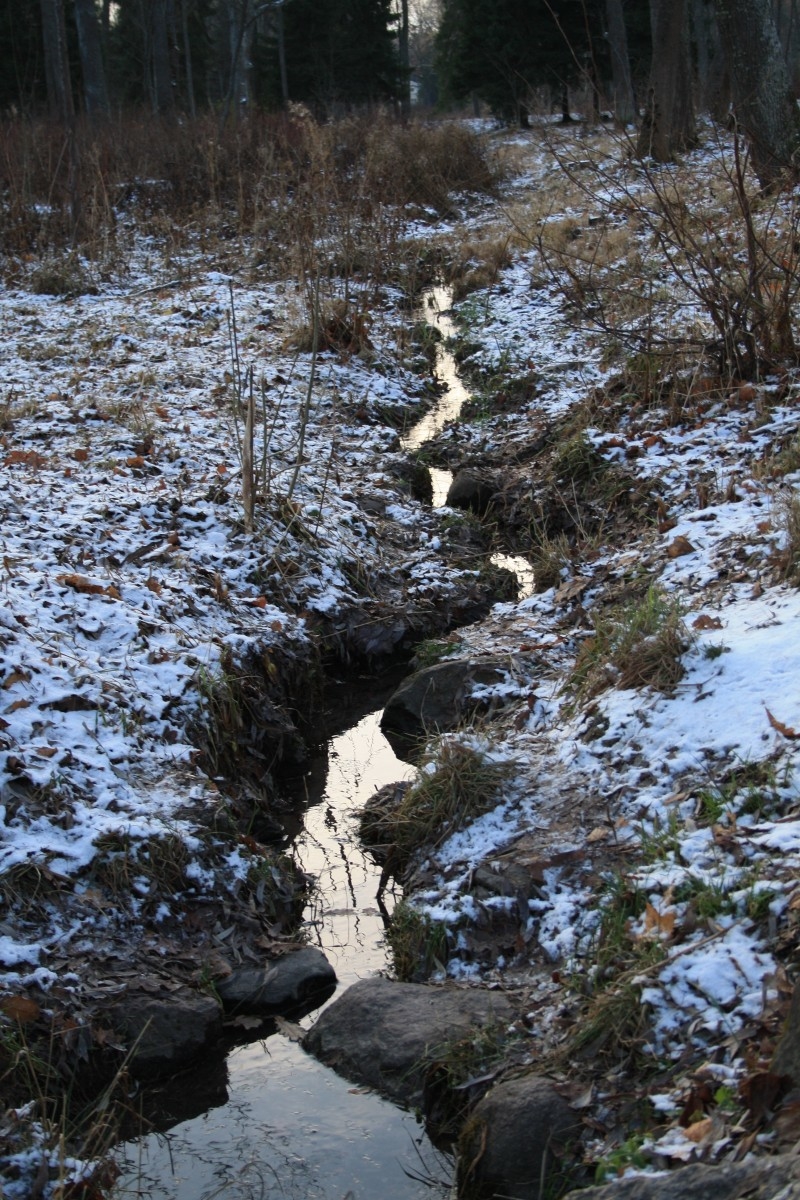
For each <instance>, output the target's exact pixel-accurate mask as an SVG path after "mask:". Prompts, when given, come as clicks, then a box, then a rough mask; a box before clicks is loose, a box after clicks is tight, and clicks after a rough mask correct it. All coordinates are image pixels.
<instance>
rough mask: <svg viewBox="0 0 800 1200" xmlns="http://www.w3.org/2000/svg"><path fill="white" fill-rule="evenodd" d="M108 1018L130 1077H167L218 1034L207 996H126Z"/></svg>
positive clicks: (217, 1018)
mask: <svg viewBox="0 0 800 1200" xmlns="http://www.w3.org/2000/svg"><path fill="white" fill-rule="evenodd" d="M109 1016H110V1018H111V1021H112V1022H113V1025H114V1028H115V1029H116V1030H118V1032H119V1033H120V1034H121V1035H122V1036H123V1037H124V1039H125V1041H126V1042H127V1044H128V1048H129V1054H130V1058H129V1063H130V1068H131V1070H132V1072H133V1074H134V1075H143V1076H157V1075H168V1074H171V1073H172V1072H174V1071H177V1070H180V1068H181V1067H183V1066H185V1065H186V1064H187V1063H189V1062H191V1061H192V1059H193V1058H196V1057H197V1056H198V1055H199V1054H200V1053H201V1051H203V1050H204V1049H205V1048H206V1047H207V1046H208V1045H209V1044H210V1043H211V1042H213V1041H214V1040H216V1038H218V1037H219V1036H220V1034H221V1033H222V1013H221V1011H220V1007H219V1004H217V1002H216V1000H214V999H213V998H212V997H211V996H204V995H201V994H200V993H199V992H189V991H187V992H175V993H173V994H172V995H171V996H170V997H169V998H164V999H162V998H161V997H159V996H150V995H141V994H137V993H133V994H129V995H128V996H126V998H125V1002H124V1004H117V1005H115V1006H114V1007H113V1008H112V1009H111V1011H110V1013H109Z"/></svg>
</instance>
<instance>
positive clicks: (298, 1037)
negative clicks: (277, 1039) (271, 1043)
mask: <svg viewBox="0 0 800 1200" xmlns="http://www.w3.org/2000/svg"><path fill="white" fill-rule="evenodd" d="M273 1020H274V1021H275V1028H276V1029H277V1030H278V1033H282V1034H283V1036H284V1037H285V1038H288V1039H289V1041H290V1042H302V1040H303V1038H304V1037H305V1036H306V1031H305V1029H303V1026H302V1025H298V1024H297V1023H296V1022H295V1021H287V1020H286V1017H274V1018H273Z"/></svg>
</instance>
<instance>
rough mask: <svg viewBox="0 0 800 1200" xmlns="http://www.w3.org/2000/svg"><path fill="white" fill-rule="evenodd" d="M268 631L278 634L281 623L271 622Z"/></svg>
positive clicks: (281, 626) (281, 627)
mask: <svg viewBox="0 0 800 1200" xmlns="http://www.w3.org/2000/svg"><path fill="white" fill-rule="evenodd" d="M270 629H271V630H272V632H273V633H280V632H281V630H282V629H283V622H282V621H278V620H275V621H273V622H272V624H271V625H270Z"/></svg>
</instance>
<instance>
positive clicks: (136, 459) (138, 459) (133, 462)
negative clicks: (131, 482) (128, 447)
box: [125, 454, 145, 468]
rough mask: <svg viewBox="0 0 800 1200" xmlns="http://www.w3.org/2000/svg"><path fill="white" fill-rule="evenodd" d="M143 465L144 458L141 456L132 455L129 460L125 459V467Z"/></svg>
mask: <svg viewBox="0 0 800 1200" xmlns="http://www.w3.org/2000/svg"><path fill="white" fill-rule="evenodd" d="M144 465H145V457H144V455H143V454H132V455H131V456H130V458H126V459H125V466H126V467H132V468H136V467H143V466H144Z"/></svg>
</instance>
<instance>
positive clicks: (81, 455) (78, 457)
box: [72, 449, 89, 462]
mask: <svg viewBox="0 0 800 1200" xmlns="http://www.w3.org/2000/svg"><path fill="white" fill-rule="evenodd" d="M72 457H73V458H74V459H75V462H88V460H89V451H88V450H83V449H80V450H73V451H72Z"/></svg>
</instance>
